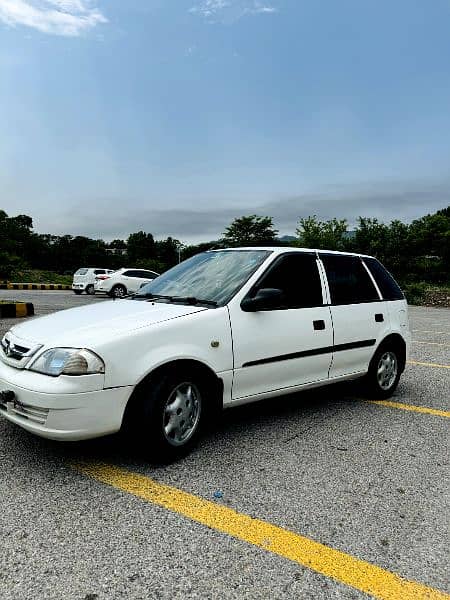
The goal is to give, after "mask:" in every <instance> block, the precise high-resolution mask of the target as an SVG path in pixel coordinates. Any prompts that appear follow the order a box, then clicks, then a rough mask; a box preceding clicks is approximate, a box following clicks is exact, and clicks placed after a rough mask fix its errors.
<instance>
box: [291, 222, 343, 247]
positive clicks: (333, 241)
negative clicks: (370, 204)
mask: <svg viewBox="0 0 450 600" xmlns="http://www.w3.org/2000/svg"><path fill="white" fill-rule="evenodd" d="M296 233H297V236H298V245H299V246H301V247H303V248H317V249H319V250H345V249H346V247H347V245H348V241H347V240H348V238H347V220H346V219H341V220H338V219H330V220H329V221H319V220H318V218H317V217H316V215H313V216H312V217H306V218H303V219H300V220H299V223H298V227H297V229H296Z"/></svg>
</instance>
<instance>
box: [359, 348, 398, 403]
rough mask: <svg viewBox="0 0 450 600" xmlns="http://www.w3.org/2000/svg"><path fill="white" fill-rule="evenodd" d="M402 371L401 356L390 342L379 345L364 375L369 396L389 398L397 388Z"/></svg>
mask: <svg viewBox="0 0 450 600" xmlns="http://www.w3.org/2000/svg"><path fill="white" fill-rule="evenodd" d="M401 373H402V357H401V355H400V352H399V350H398V348H397V347H396V346H394V345H391V344H386V345H383V346H380V348H378V350H377V351H376V352H375V354H374V356H373V358H372V360H371V361H370V365H369V371H368V372H367V375H366V377H365V381H364V383H365V390H366V393H367V395H368V396H369V397H370V398H377V399H379V400H384V399H386V398H390V397H391V396H392V394H393V393H394V392H395V389H396V388H397V385H398V382H399V380H400V375H401Z"/></svg>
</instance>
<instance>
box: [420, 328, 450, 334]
mask: <svg viewBox="0 0 450 600" xmlns="http://www.w3.org/2000/svg"><path fill="white" fill-rule="evenodd" d="M411 331H412V332H413V333H445V334H446V335H448V334H449V333H450V331H435V330H434V329H411Z"/></svg>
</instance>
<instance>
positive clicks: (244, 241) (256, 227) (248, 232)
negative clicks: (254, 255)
mask: <svg viewBox="0 0 450 600" xmlns="http://www.w3.org/2000/svg"><path fill="white" fill-rule="evenodd" d="M277 233H278V231H277V230H276V229H274V227H273V219H272V217H259V216H258V215H248V216H244V217H238V218H236V219H234V221H233V222H232V223H231V225H229V226H228V227H227V228H226V229H225V231H224V233H223V240H222V241H223V243H224V245H226V246H273V245H274V243H275V240H276V236H277Z"/></svg>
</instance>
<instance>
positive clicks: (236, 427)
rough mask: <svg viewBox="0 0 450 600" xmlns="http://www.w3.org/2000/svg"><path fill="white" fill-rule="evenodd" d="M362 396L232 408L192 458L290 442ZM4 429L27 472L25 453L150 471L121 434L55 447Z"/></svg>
mask: <svg viewBox="0 0 450 600" xmlns="http://www.w3.org/2000/svg"><path fill="white" fill-rule="evenodd" d="M360 395H361V394H360V389H359V384H358V383H357V382H345V383H339V384H333V385H328V386H325V387H322V388H317V389H314V390H307V391H303V392H297V393H295V394H290V395H285V396H277V397H275V398H271V399H267V400H262V401H259V402H254V403H251V404H246V405H243V406H237V407H233V408H229V409H227V410H225V411H224V412H223V413H222V414H221V416H220V417H219V420H218V422H217V423H216V424H215V425H214V426H213V427H212V428H210V429H209V430H207V431H206V432H204V434H203V436H202V438H201V440H200V442H199V444H198V446H197V448H196V449H195V450H194V452H193V455H194V456H195V455H197V457H198V455H199V454H200V453H202V452H207V453H208V454H209V455H211V453H212V454H214V453H222V452H223V449H224V447H226V448H228V449H232V448H233V447H238V448H239V447H242V446H248V445H249V443H250V442H251V443H253V444H256V445H257V444H258V443H261V444H265V445H267V444H268V443H269V442H272V443H273V444H274V445H276V444H278V443H282V442H288V441H290V440H291V439H294V438H298V437H300V436H301V435H302V434H304V433H305V432H308V431H310V430H311V429H314V428H316V427H319V426H320V425H321V424H323V422H324V421H325V420H328V419H331V418H333V417H334V415H336V414H337V413H339V412H340V411H341V410H342V408H343V405H347V406H348V405H351V404H355V398H358V397H360ZM4 427H5V428H6V431H5V432H4V433H5V434H6V435H4V436H3V440H4V443H5V447H4V452H5V453H6V451H7V452H8V457H9V460H13V461H14V455H15V454H16V453H17V460H20V463H21V466H22V468H23V467H24V466H25V465H24V458H25V452H24V451H25V450H27V449H28V451H29V458H30V463H34V462H35V461H37V462H38V463H41V464H42V462H45V461H50V462H61V461H62V462H64V463H76V462H104V463H116V464H122V465H124V464H129V465H133V466H136V467H139V466H141V465H142V466H144V465H149V461H148V460H147V459H146V458H145V457H144V456H142V454H141V453H140V451H138V450H136V449H135V448H133V447H132V446H130V444H129V443H128V442H127V440H126V439H125V438H124V437H123V436H122V435H121V434H115V435H111V436H105V437H102V438H97V439H93V440H86V441H82V442H55V441H52V440H47V439H43V438H39V437H37V436H34V435H33V434H31V433H28V432H26V431H24V430H23V429H21V428H19V427H17V426H15V425H13V424H10V423H7V422H4ZM5 438H7V439H5ZM1 454H3V452H2V453H1ZM19 455H20V456H19ZM183 460H189V457H187V458H184V459H180V461H179V462H182V461H183ZM158 466H159V467H163V466H164V465H157V464H154V463H153V464H152V467H154V468H158Z"/></svg>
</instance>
